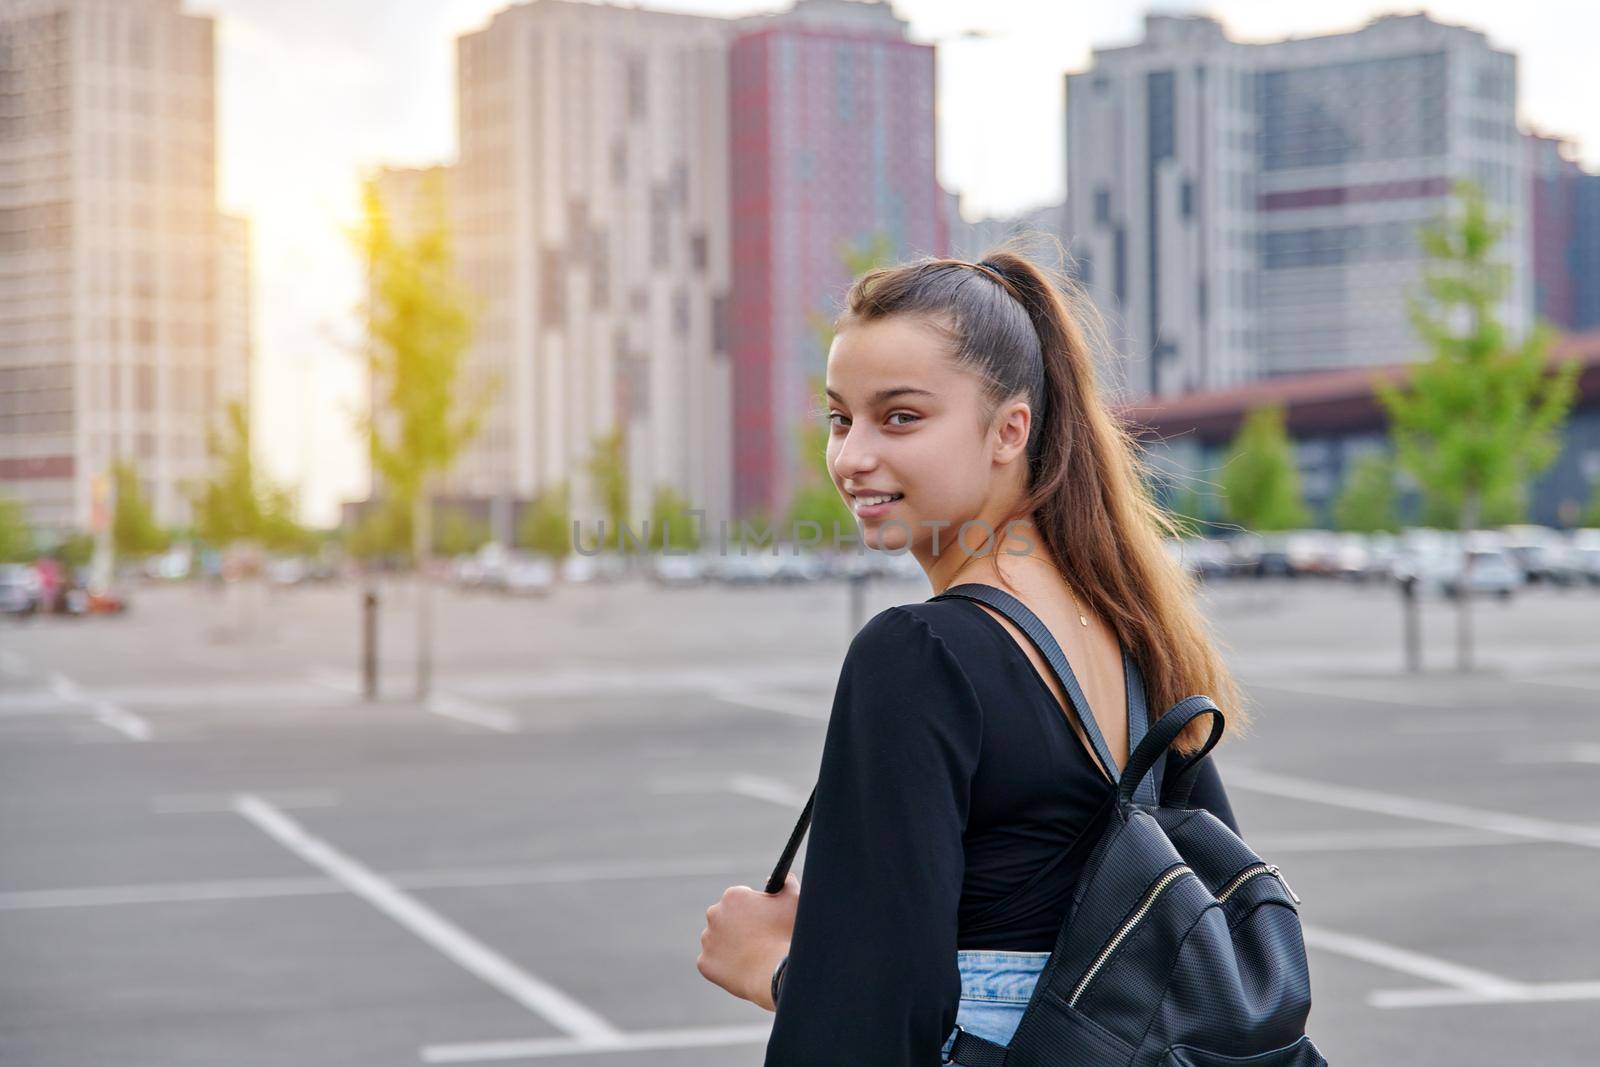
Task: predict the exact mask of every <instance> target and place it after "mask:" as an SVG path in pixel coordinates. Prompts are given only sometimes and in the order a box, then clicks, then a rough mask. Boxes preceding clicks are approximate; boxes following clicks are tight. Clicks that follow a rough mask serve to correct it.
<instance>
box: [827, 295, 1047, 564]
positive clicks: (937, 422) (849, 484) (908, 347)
mask: <svg viewBox="0 0 1600 1067" xmlns="http://www.w3.org/2000/svg"><path fill="white" fill-rule="evenodd" d="M827 399H828V421H829V423H830V424H831V426H830V430H829V436H828V470H829V472H830V473H831V474H832V477H833V484H834V486H835V487H836V488H837V489H838V490H839V493H840V494H841V495H842V496H843V498H844V502H845V504H846V505H848V506H849V508H850V510H851V511H852V512H853V513H854V514H855V516H856V520H857V522H858V523H859V524H860V527H861V537H862V540H863V541H864V542H865V544H866V545H867V546H868V547H869V548H874V549H880V550H886V551H896V552H898V551H899V550H901V549H909V550H910V551H911V552H912V553H913V554H914V555H915V556H916V557H917V559H918V560H919V562H921V563H922V565H923V568H924V569H925V570H931V565H932V562H933V559H934V552H933V546H934V544H935V536H937V546H938V555H940V556H943V555H944V553H946V552H948V551H952V550H953V551H954V554H956V555H960V554H961V553H960V549H959V548H957V547H956V544H955V539H956V536H957V531H958V530H959V528H960V526H961V524H962V523H963V522H966V521H967V520H969V519H975V518H980V517H982V518H984V519H985V521H989V519H990V516H991V515H992V514H994V508H995V505H996V504H1003V503H1004V502H1005V498H1007V497H1009V496H1010V495H1011V494H1012V493H1014V492H1016V487H1015V486H1014V485H1013V484H1012V483H1013V482H1014V481H1015V477H1014V475H1015V474H1016V473H1017V472H1018V470H1019V468H1023V467H1025V463H1017V462H1015V461H1016V460H1017V459H1018V458H1019V457H1020V456H1021V453H1022V451H1023V448H1024V447H1025V445H1026V442H1027V430H1028V420H1029V417H1030V416H1029V414H1028V406H1027V405H1026V404H1025V403H1021V402H1016V403H1013V404H1010V405H1004V406H1003V407H1002V409H1001V410H1000V411H999V412H998V413H997V414H996V416H995V418H994V420H993V422H992V423H991V424H990V425H988V426H985V425H982V424H981V420H982V419H983V415H984V403H983V397H982V387H981V385H980V383H979V380H978V377H977V375H975V374H973V373H971V372H969V371H965V370H962V369H960V368H958V367H957V366H956V365H955V361H954V360H953V359H952V358H951V356H950V351H949V342H948V341H947V340H945V339H944V337H942V336H941V335H940V334H939V333H938V332H937V331H936V330H935V329H934V328H933V327H932V326H931V325H930V324H928V323H927V322H925V321H923V320H921V319H919V318H917V317H913V316H904V315H896V316H890V317H889V318H886V319H877V320H875V321H872V322H858V323H855V324H853V325H851V326H849V327H848V328H846V329H845V330H843V331H841V332H840V333H839V334H838V335H837V336H835V337H834V340H833V347H832V348H831V349H830V350H829V352H828V371H827ZM883 495H892V496H895V497H897V499H895V500H893V501H891V502H888V503H876V502H874V501H875V500H876V499H877V498H880V497H882V496H883ZM944 523H947V524H948V525H940V524H944ZM995 529H996V533H997V534H998V533H1001V532H1002V530H1001V528H1000V527H999V526H998V525H995ZM969 541H970V543H971V544H973V546H974V547H975V548H978V547H981V545H982V543H983V541H984V532H983V530H982V529H981V528H974V529H973V531H971V532H970V533H969ZM964 558H965V557H963V559H964Z"/></svg>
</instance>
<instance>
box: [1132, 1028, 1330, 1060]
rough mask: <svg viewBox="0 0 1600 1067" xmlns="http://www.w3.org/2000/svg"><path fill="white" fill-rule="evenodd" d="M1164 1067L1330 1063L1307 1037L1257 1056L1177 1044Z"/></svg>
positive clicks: (1259, 1053) (1169, 1050) (1166, 1058)
mask: <svg viewBox="0 0 1600 1067" xmlns="http://www.w3.org/2000/svg"><path fill="white" fill-rule="evenodd" d="M1161 1067H1328V1061H1327V1060H1325V1059H1323V1058H1322V1053H1321V1052H1318V1051H1317V1046H1315V1045H1313V1044H1312V1043H1311V1037H1310V1035H1306V1036H1305V1037H1302V1038H1301V1039H1300V1040H1299V1041H1296V1042H1295V1043H1294V1044H1292V1045H1285V1046H1284V1047H1283V1048H1278V1049H1273V1050H1272V1051H1270V1052H1258V1053H1256V1054H1255V1055H1254V1056H1224V1055H1222V1054H1221V1053H1220V1052H1207V1051H1206V1050H1205V1049H1200V1048H1195V1047H1194V1046H1192V1045H1173V1046H1172V1047H1171V1048H1169V1049H1168V1050H1167V1054H1166V1055H1165V1056H1163V1057H1162V1058H1161Z"/></svg>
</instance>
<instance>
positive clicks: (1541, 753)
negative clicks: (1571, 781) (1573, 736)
mask: <svg viewBox="0 0 1600 1067" xmlns="http://www.w3.org/2000/svg"><path fill="white" fill-rule="evenodd" d="M1500 762H1502V763H1600V745H1596V744H1592V743H1588V742H1581V741H1580V742H1578V743H1576V744H1571V745H1537V746H1530V747H1526V748H1515V749H1512V750H1511V751H1509V752H1507V753H1506V754H1505V755H1503V756H1502V757H1500Z"/></svg>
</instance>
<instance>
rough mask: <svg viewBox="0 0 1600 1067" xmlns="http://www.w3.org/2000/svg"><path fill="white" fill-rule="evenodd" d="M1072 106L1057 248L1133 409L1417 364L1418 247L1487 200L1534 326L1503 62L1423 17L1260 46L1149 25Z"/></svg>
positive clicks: (1216, 30)
mask: <svg viewBox="0 0 1600 1067" xmlns="http://www.w3.org/2000/svg"><path fill="white" fill-rule="evenodd" d="M1066 90H1067V174H1068V196H1067V204H1068V211H1069V226H1068V231H1069V233H1070V234H1071V235H1072V239H1073V252H1074V255H1075V256H1076V257H1077V259H1078V260H1079V262H1080V264H1081V265H1082V268H1083V270H1084V273H1085V275H1086V281H1087V282H1088V284H1089V286H1090V289H1091V292H1092V293H1093V295H1094V296H1095V297H1096V299H1097V301H1098V302H1099V303H1100V304H1101V306H1102V310H1104V311H1105V312H1106V313H1107V315H1108V318H1109V319H1110V320H1111V323H1112V328H1111V330H1110V331H1109V332H1110V335H1111V337H1112V338H1113V339H1115V340H1116V342H1117V344H1118V347H1119V349H1120V355H1121V359H1120V360H1119V362H1118V364H1117V365H1116V366H1114V367H1110V368H1107V370H1108V372H1109V374H1108V377H1109V378H1110V380H1111V381H1112V382H1113V383H1115V385H1116V386H1117V387H1119V388H1120V391H1121V392H1122V393H1123V394H1124V395H1125V396H1126V397H1127V398H1129V399H1140V398H1145V397H1161V396H1170V395H1177V394H1181V393H1185V392H1189V391H1192V390H1202V389H1216V388H1223V387H1228V386H1233V385H1237V384H1240V383H1243V382H1247V381H1250V380H1252V379H1256V378H1265V377H1273V376H1278V375H1285V374H1295V373H1301V372H1305V371H1313V370H1335V369H1339V368H1345V367H1353V366H1365V365H1376V364H1386V363H1394V362H1397V361H1400V362H1403V361H1406V360H1409V359H1412V358H1416V357H1417V356H1419V355H1421V354H1422V353H1421V350H1420V345H1419V343H1418V341H1417V339H1416V337H1415V335H1414V332H1413V329H1412V326H1411V322H1410V319H1409V317H1408V314H1407V298H1408V297H1409V296H1412V295H1414V294H1415V293H1416V292H1417V289H1418V286H1419V283H1420V279H1421V272H1422V268H1423V264H1424V257H1423V254H1422V251H1421V249H1420V247H1419V244H1418V241H1417V239H1416V230H1417V228H1418V227H1419V226H1421V225H1423V224H1425V223H1427V222H1429V221H1431V220H1433V219H1435V218H1438V217H1440V216H1441V215H1442V214H1443V213H1444V212H1445V211H1446V210H1447V208H1448V204H1449V198H1450V193H1451V185H1452V182H1453V180H1454V179H1458V178H1471V179H1474V180H1476V181H1477V182H1478V183H1479V184H1480V185H1481V186H1482V187H1483V188H1484V190H1485V192H1486V195H1487V199H1488V204H1489V207H1490V210H1491V211H1492V212H1493V213H1494V214H1495V215H1497V216H1498V217H1500V218H1501V219H1502V220H1504V221H1505V222H1506V223H1507V224H1508V226H1509V232H1508V233H1507V235H1506V238H1505V241H1504V243H1503V244H1502V246H1501V247H1500V249H1499V254H1500V256H1501V258H1502V259H1503V261H1504V262H1506V264H1507V265H1508V266H1509V267H1510V270H1511V275H1512V278H1513V280H1514V284H1513V287H1512V291H1511V292H1510V293H1509V294H1508V296H1507V297H1506V298H1505V300H1504V301H1503V303H1502V305H1501V307H1500V308H1499V309H1498V310H1499V312H1500V314H1501V316H1502V320H1503V321H1504V322H1505V323H1506V324H1507V326H1508V327H1509V328H1510V329H1511V330H1513V331H1514V332H1515V331H1520V330H1522V329H1525V328H1526V327H1527V326H1528V325H1529V323H1530V321H1531V315H1532V300H1533V290H1532V277H1531V272H1530V271H1529V269H1528V242H1527V240H1526V237H1525V234H1526V225H1527V223H1526V213H1527V183H1526V181H1525V178H1524V175H1525V173H1526V172H1525V158H1524V149H1523V146H1522V143H1521V138H1520V137H1519V135H1518V133H1517V129H1516V101H1517V66H1516V57H1515V56H1513V55H1512V54H1510V53H1508V52H1504V51H1500V50H1498V49H1496V48H1494V47H1492V46H1491V45H1490V44H1489V42H1488V40H1487V39H1486V38H1485V37H1484V35H1483V34H1481V33H1478V32H1476V31H1474V30H1470V29H1466V28H1464V27H1459V26H1448V25H1443V24H1441V23H1438V22H1435V21H1433V20H1432V19H1430V18H1428V17H1427V16H1426V15H1404V16H1384V17H1381V18H1378V19H1375V20H1373V21H1372V22H1370V23H1368V24H1367V25H1366V26H1364V27H1362V28H1361V29H1359V30H1356V31H1354V32H1351V33H1341V34H1330V35H1326V36H1318V37H1305V38H1291V39H1289V40H1284V41H1279V42H1272V43H1266V44H1244V43H1239V42H1236V41H1233V40H1230V39H1229V38H1228V37H1227V35H1226V34H1225V33H1224V32H1223V29H1222V26H1221V25H1220V24H1219V23H1217V22H1216V21H1214V20H1212V19H1209V18H1204V17H1169V16H1158V15H1150V16H1147V17H1146V19H1145V35H1144V39H1143V40H1142V41H1140V42H1138V43H1137V44H1134V45H1130V46H1128V47H1123V48H1109V49H1099V50H1096V51H1095V53H1094V57H1093V62H1092V65H1091V67H1090V69H1088V70H1087V71H1084V72H1082V73H1078V74H1071V75H1068V76H1067V79H1066Z"/></svg>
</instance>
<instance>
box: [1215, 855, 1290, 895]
mask: <svg viewBox="0 0 1600 1067" xmlns="http://www.w3.org/2000/svg"><path fill="white" fill-rule="evenodd" d="M1263 874H1270V875H1272V876H1273V877H1274V878H1276V879H1277V880H1278V881H1279V882H1281V883H1282V884H1283V888H1284V891H1285V892H1287V893H1288V894H1289V897H1290V898H1291V899H1292V900H1293V901H1294V902H1295V903H1296V904H1298V903H1300V895H1299V894H1298V893H1296V892H1295V891H1294V888H1293V887H1292V886H1290V885H1289V880H1288V879H1287V878H1285V877H1284V876H1283V872H1282V871H1280V870H1278V865H1277V864H1275V863H1253V864H1251V865H1250V866H1248V867H1246V868H1245V869H1244V870H1242V871H1240V872H1239V873H1238V874H1236V875H1234V876H1233V879H1232V880H1231V881H1230V882H1228V884H1227V885H1225V886H1223V887H1222V889H1221V890H1220V891H1219V892H1218V893H1217V903H1219V904H1220V903H1222V902H1223V901H1224V900H1227V899H1228V898H1229V897H1231V896H1233V894H1234V891H1235V890H1236V889H1238V888H1239V887H1240V886H1242V885H1244V884H1245V883H1246V882H1248V881H1249V880H1250V879H1252V878H1256V877H1259V876H1260V875H1263Z"/></svg>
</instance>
